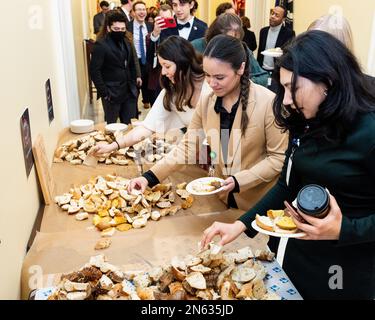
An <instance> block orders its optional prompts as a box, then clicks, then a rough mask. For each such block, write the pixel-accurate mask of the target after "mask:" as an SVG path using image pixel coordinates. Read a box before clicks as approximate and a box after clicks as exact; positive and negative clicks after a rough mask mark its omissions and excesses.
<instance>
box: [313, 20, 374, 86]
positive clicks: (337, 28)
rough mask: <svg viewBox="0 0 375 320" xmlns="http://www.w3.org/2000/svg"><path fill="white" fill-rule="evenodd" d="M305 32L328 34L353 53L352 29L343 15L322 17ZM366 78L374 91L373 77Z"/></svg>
mask: <svg viewBox="0 0 375 320" xmlns="http://www.w3.org/2000/svg"><path fill="white" fill-rule="evenodd" d="M307 30H321V31H325V32H328V33H330V34H331V35H333V36H334V37H335V38H336V39H338V40H340V41H341V42H342V43H343V44H345V46H346V47H347V48H348V49H349V50H350V51H352V52H353V53H354V44H353V33H352V28H351V27H350V24H349V22H348V20H347V19H346V18H345V17H344V16H343V15H331V14H327V15H324V16H322V17H320V18H319V19H317V20H315V21H314V22H313V23H311V24H310V26H309V28H308V29H307ZM366 77H367V79H368V81H369V82H370V85H372V86H373V87H374V90H375V77H371V76H369V75H366Z"/></svg>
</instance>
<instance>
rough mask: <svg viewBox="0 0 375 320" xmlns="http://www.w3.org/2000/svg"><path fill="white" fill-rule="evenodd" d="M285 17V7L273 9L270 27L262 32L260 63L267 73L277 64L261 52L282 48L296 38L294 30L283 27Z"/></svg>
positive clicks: (260, 37)
mask: <svg viewBox="0 0 375 320" xmlns="http://www.w3.org/2000/svg"><path fill="white" fill-rule="evenodd" d="M285 17H286V10H285V9H284V8H283V7H279V6H278V7H275V8H273V9H271V14H270V20H269V21H270V25H269V27H265V28H263V29H262V30H260V36H259V51H258V62H259V65H260V66H261V67H262V68H263V69H265V70H266V71H270V72H272V70H273V68H274V63H275V62H274V58H272V57H265V56H263V55H262V53H261V52H262V51H264V50H268V49H272V48H277V47H282V46H283V45H284V44H286V43H287V42H289V41H290V40H292V39H293V38H294V36H295V33H294V31H293V30H291V29H290V28H286V27H285V26H284V25H283V24H284V20H285Z"/></svg>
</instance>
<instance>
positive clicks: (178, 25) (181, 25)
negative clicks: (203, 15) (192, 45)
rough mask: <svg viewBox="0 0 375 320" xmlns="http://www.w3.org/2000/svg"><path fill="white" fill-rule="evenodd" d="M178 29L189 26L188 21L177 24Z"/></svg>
mask: <svg viewBox="0 0 375 320" xmlns="http://www.w3.org/2000/svg"><path fill="white" fill-rule="evenodd" d="M177 28H178V30H182V29H183V28H190V22H187V23H185V24H177Z"/></svg>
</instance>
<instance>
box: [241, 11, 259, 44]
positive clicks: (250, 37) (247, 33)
mask: <svg viewBox="0 0 375 320" xmlns="http://www.w3.org/2000/svg"><path fill="white" fill-rule="evenodd" d="M241 21H242V27H243V31H244V37H243V41H244V42H245V43H246V44H247V46H248V47H249V49H250V50H251V51H255V50H256V49H257V48H258V45H257V39H256V36H255V33H254V32H252V31H251V30H250V28H251V24H250V19H249V18H248V17H245V16H243V17H241Z"/></svg>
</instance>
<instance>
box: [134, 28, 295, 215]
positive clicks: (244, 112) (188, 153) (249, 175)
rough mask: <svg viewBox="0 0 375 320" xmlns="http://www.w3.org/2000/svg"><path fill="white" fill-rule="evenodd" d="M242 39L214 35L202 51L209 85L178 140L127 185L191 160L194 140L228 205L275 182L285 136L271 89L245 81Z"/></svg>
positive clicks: (145, 182)
mask: <svg viewBox="0 0 375 320" xmlns="http://www.w3.org/2000/svg"><path fill="white" fill-rule="evenodd" d="M249 68H250V66H249V59H248V54H247V49H246V44H244V43H243V42H241V41H240V40H239V39H237V38H234V37H232V36H228V35H218V36H216V37H215V38H213V39H212V40H211V41H210V42H209V44H208V45H207V48H206V50H205V52H204V58H203V69H204V72H205V75H206V80H207V83H208V84H209V86H210V90H208V91H204V92H203V93H202V95H201V97H200V101H199V103H198V105H197V107H196V110H195V112H194V114H193V118H192V120H191V122H190V125H189V127H188V130H187V132H186V134H185V136H184V138H183V139H182V141H181V142H180V143H179V144H178V145H177V146H176V147H175V148H174V149H173V151H171V152H170V153H169V154H168V155H167V156H166V157H165V158H163V159H162V160H160V161H159V162H158V163H157V164H156V165H154V166H153V167H152V168H151V169H150V170H149V171H147V172H146V173H144V175H143V176H142V177H139V178H136V179H133V180H132V181H131V182H130V184H129V191H132V190H134V189H138V190H142V191H144V190H145V189H146V187H147V186H150V187H152V186H154V185H156V184H158V183H159V182H161V181H163V180H164V179H166V178H167V177H168V176H169V175H170V174H171V172H175V171H177V170H180V169H182V168H184V166H185V165H186V164H187V162H186V159H187V160H188V163H191V164H195V163H196V155H197V153H196V150H197V144H199V145H201V144H202V143H203V141H204V138H206V139H207V141H208V143H209V144H210V147H211V153H214V154H215V155H217V157H216V158H215V159H214V162H213V165H214V166H215V176H219V177H220V176H221V177H224V179H225V182H224V188H223V191H222V192H221V193H220V196H219V197H220V198H221V199H222V200H223V201H224V202H226V203H227V204H228V206H229V207H232V208H240V209H244V208H248V207H250V206H251V205H253V204H255V203H256V202H257V201H258V200H259V199H260V198H261V197H262V196H263V195H264V194H265V193H266V192H267V190H269V189H270V188H271V187H272V186H273V185H274V183H275V182H276V180H277V178H278V176H279V173H280V171H281V169H282V164H283V162H284V154H285V150H286V147H287V141H288V137H287V135H286V134H283V133H282V132H281V130H280V129H279V128H277V127H276V125H275V119H274V115H273V112H272V102H273V99H274V94H273V93H272V92H271V91H269V90H268V89H266V88H264V87H262V86H259V85H256V84H254V83H252V82H250V81H249V78H248V73H249Z"/></svg>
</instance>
